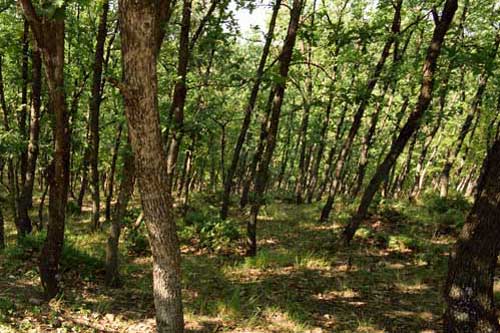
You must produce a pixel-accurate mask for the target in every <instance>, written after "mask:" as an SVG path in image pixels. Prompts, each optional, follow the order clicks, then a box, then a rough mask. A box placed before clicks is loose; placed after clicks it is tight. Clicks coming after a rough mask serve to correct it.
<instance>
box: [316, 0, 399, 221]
mask: <svg viewBox="0 0 500 333" xmlns="http://www.w3.org/2000/svg"><path fill="white" fill-rule="evenodd" d="M402 6H403V0H397V1H396V3H395V5H394V17H393V20H392V26H391V32H390V35H389V37H388V38H387V41H386V42H385V44H384V47H383V49H382V53H381V54H380V58H379V60H378V62H377V64H376V65H375V68H374V70H373V73H372V75H371V76H370V77H369V78H368V81H367V83H366V89H365V91H364V92H363V96H362V97H361V101H360V103H359V106H358V109H357V110H356V113H355V114H354V118H353V121H352V124H351V128H350V129H349V134H348V135H347V138H346V140H345V141H344V143H343V144H342V149H341V150H340V154H339V157H338V159H337V164H336V167H335V173H334V178H333V182H332V185H331V187H330V191H329V192H330V193H328V199H327V200H326V203H325V205H324V206H323V209H322V211H321V217H320V221H322V222H325V221H327V220H328V217H329V215H330V211H331V210H332V207H333V204H334V202H335V194H336V192H337V191H338V189H339V186H340V183H341V182H342V179H341V177H342V176H343V173H344V166H345V164H346V162H347V159H348V157H349V153H350V151H351V147H352V144H353V142H354V139H355V137H356V135H357V134H358V131H359V128H360V127H361V121H362V119H363V115H364V113H365V111H366V107H367V106H368V103H369V101H370V97H371V95H372V93H373V89H375V86H376V84H377V82H378V80H379V78H380V74H381V73H382V70H383V69H384V65H385V62H386V60H387V58H388V57H389V52H390V50H391V47H392V44H393V43H394V41H395V40H396V39H397V37H398V35H399V33H400V30H401V9H402Z"/></svg>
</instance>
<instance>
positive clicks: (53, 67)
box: [20, 0, 70, 298]
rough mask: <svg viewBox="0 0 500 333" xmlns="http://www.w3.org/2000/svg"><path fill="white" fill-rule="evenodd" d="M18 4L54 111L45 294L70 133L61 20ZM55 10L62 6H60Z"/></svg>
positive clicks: (53, 278) (49, 291) (59, 241)
mask: <svg viewBox="0 0 500 333" xmlns="http://www.w3.org/2000/svg"><path fill="white" fill-rule="evenodd" d="M20 2H21V6H22V9H23V12H24V15H25V17H26V19H27V20H28V22H29V24H30V26H31V30H32V31H33V34H34V36H35V39H36V42H37V45H38V47H39V48H40V52H41V55H42V61H43V65H44V66H43V67H44V69H45V76H46V78H47V86H48V91H49V100H50V109H51V110H52V112H53V114H54V126H53V128H54V147H55V148H54V157H53V161H52V168H51V169H52V170H51V171H52V172H50V174H51V175H50V176H49V180H50V191H49V223H48V227H47V238H46V239H45V243H44V245H43V248H42V252H41V255H40V277H41V280H42V286H43V288H44V290H45V294H46V296H47V298H52V297H54V296H55V295H56V294H57V293H58V291H59V288H58V280H59V278H60V277H59V276H58V273H59V260H60V258H61V252H62V247H63V242H64V223H65V218H66V203H67V199H68V185H69V158H70V135H69V121H68V119H69V118H68V112H67V106H66V98H65V93H64V20H63V19H49V18H46V17H43V16H40V17H39V16H38V15H37V13H36V11H35V9H34V7H33V4H32V3H31V1H29V0H21V1H20ZM58 10H64V9H63V8H60V9H58Z"/></svg>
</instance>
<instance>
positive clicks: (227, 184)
mask: <svg viewBox="0 0 500 333" xmlns="http://www.w3.org/2000/svg"><path fill="white" fill-rule="evenodd" d="M280 6H281V0H276V1H275V3H274V7H273V14H272V16H271V21H270V22H269V29H268V31H267V35H266V41H265V44H264V48H263V49H262V55H261V58H260V62H259V66H258V68H257V74H256V76H255V82H254V84H253V86H252V91H251V92H250V98H249V100H248V105H247V107H246V109H245V117H244V118H243V123H242V125H241V129H240V134H239V135H238V140H237V141H236V146H235V148H234V152H233V157H232V160H231V165H230V167H229V169H228V170H227V176H226V178H225V179H224V193H223V195H222V206H221V211H220V217H221V219H223V220H225V219H226V218H227V214H228V210H229V199H230V196H231V188H232V186H233V178H234V174H235V172H236V169H237V168H238V162H239V159H240V155H241V150H242V148H243V144H244V143H245V138H246V135H247V132H248V129H249V127H250V122H251V120H252V114H253V110H254V108H255V104H256V103H257V97H258V96H259V89H260V85H261V83H262V77H263V75H264V69H265V66H266V62H267V58H268V56H269V50H270V48H271V42H272V41H273V36H274V28H275V27H276V19H277V17H278V12H279V8H280Z"/></svg>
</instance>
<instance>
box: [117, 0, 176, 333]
mask: <svg viewBox="0 0 500 333" xmlns="http://www.w3.org/2000/svg"><path fill="white" fill-rule="evenodd" d="M160 2H161V1H160ZM160 2H158V1H155V2H152V1H146V0H143V1H136V0H120V1H119V20H120V27H121V29H120V30H121V39H122V40H121V46H122V61H123V75H124V82H123V83H116V84H117V85H118V86H119V87H120V89H121V91H122V94H123V97H124V102H125V113H126V116H127V120H128V129H129V135H130V142H131V146H132V150H133V153H134V156H135V164H136V170H137V179H138V184H139V192H140V195H141V201H142V207H143V211H144V219H145V221H146V226H147V229H148V234H149V241H150V245H151V251H152V254H153V289H154V303H155V309H156V323H157V330H158V332H161V333H180V332H183V331H184V319H183V314H182V297H181V272H180V269H181V267H180V261H181V257H180V250H179V242H178V239H177V234H176V226H175V221H174V217H173V209H172V208H173V207H172V197H171V193H170V185H169V184H170V181H169V179H168V172H167V163H166V154H165V151H164V149H163V138H162V134H161V129H160V115H159V112H158V81H157V72H156V65H157V54H158V50H157V47H160V44H159V43H158V44H155V43H151V41H152V40H153V41H154V40H157V33H158V32H159V31H160V28H159V26H160V24H161V21H160V19H161V17H160V8H159V7H161V5H160Z"/></svg>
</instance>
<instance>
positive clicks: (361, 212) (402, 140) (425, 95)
mask: <svg viewBox="0 0 500 333" xmlns="http://www.w3.org/2000/svg"><path fill="white" fill-rule="evenodd" d="M456 10H457V0H447V1H446V3H445V5H444V9H443V13H442V15H441V18H436V27H435V29H434V33H433V36H432V40H431V42H430V46H429V48H428V50H427V57H426V59H425V63H424V67H423V70H422V72H423V74H422V76H423V77H422V84H421V87H420V95H419V97H418V101H417V104H416V106H415V109H414V110H413V112H412V113H411V114H410V116H409V118H408V120H407V122H406V124H405V125H404V126H403V128H402V129H401V131H400V133H399V135H398V137H397V138H396V140H395V141H394V142H393V143H392V145H391V148H390V151H389V153H388V154H387V155H386V157H385V159H384V161H383V162H382V163H381V164H380V165H379V166H378V167H377V170H376V171H375V174H374V175H373V177H372V179H371V180H370V183H369V184H368V187H367V188H366V190H365V192H364V193H363V197H362V199H361V203H360V205H359V207H358V210H357V212H356V214H355V215H354V216H353V217H352V219H351V220H350V222H349V225H348V226H347V227H346V228H345V230H344V239H345V241H346V243H349V242H350V241H351V240H352V238H353V237H354V233H355V232H356V230H357V228H358V226H359V224H360V223H361V221H362V220H363V219H364V218H365V217H366V214H367V213H368V208H369V206H370V204H371V202H372V200H373V197H374V196H375V193H376V192H377V191H378V188H379V187H380V184H381V183H382V182H383V181H384V179H386V177H387V175H388V174H389V171H390V170H391V168H392V166H393V165H394V163H396V160H397V159H398V157H399V155H400V154H401V152H402V151H403V149H404V147H405V146H406V144H407V142H408V140H410V138H411V137H412V135H413V134H414V133H415V132H416V131H417V130H418V128H419V127H420V122H421V120H422V117H423V116H424V114H425V112H426V111H427V109H428V107H429V104H430V102H431V100H432V91H433V87H434V74H435V72H436V67H437V59H438V57H439V54H440V53H441V47H442V45H443V42H444V37H445V35H446V32H447V31H448V29H449V27H450V25H451V22H452V20H453V16H454V15H455V12H456Z"/></svg>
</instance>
